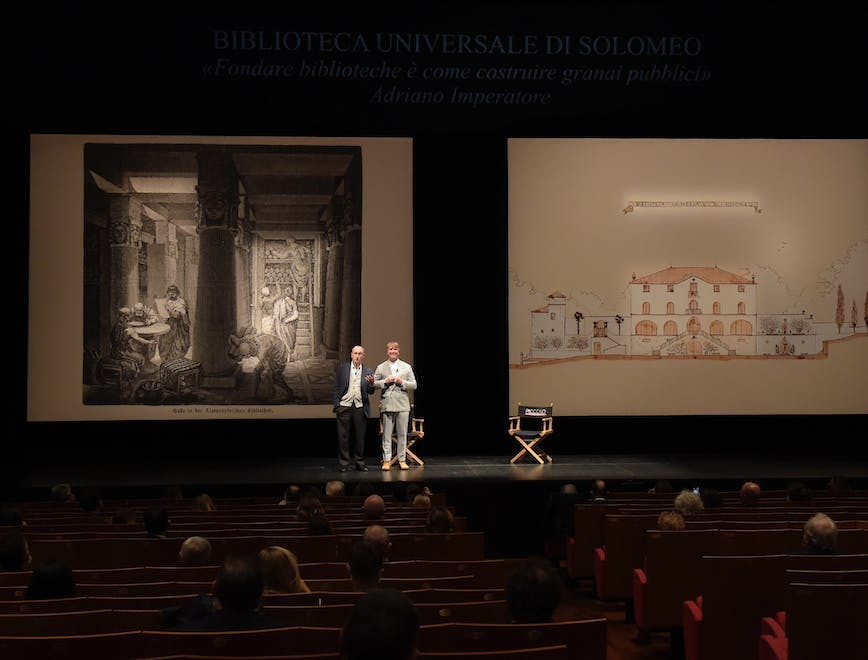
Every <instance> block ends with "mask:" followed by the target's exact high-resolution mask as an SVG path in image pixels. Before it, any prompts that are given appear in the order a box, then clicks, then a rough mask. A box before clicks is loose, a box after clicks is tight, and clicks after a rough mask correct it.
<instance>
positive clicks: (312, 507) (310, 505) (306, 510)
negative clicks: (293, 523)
mask: <svg viewBox="0 0 868 660" xmlns="http://www.w3.org/2000/svg"><path fill="white" fill-rule="evenodd" d="M324 515H325V509H323V506H322V502H320V500H319V497H318V496H317V495H315V494H314V493H310V492H308V493H305V494H304V495H302V496H301V498H300V499H299V500H298V506H297V507H296V508H295V517H296V519H297V520H301V521H305V522H307V521H309V520H310V519H311V518H313V517H314V516H324Z"/></svg>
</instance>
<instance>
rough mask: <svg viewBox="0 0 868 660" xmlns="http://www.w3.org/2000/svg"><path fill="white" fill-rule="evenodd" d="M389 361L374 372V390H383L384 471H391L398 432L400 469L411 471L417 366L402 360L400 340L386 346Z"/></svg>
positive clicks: (381, 397) (381, 408) (381, 406)
mask: <svg viewBox="0 0 868 660" xmlns="http://www.w3.org/2000/svg"><path fill="white" fill-rule="evenodd" d="M386 355H387V356H388V358H389V359H388V360H386V361H385V362H382V363H381V364H380V365H379V366H378V367H377V368H376V370H375V371H374V387H376V388H377V389H380V390H382V394H381V395H380V413H381V414H382V416H383V470H388V469H389V463H390V462H391V460H392V431H393V429H394V430H395V431H396V436H397V444H398V466H399V467H400V468H401V469H402V470H406V469H407V467H408V466H407V426H408V425H409V423H410V396H409V394H408V392H409V391H410V390H415V389H416V376H415V375H414V374H413V367H411V366H410V365H409V364H408V363H407V362H404V361H403V360H400V359H398V357H399V356H400V355H401V347H400V345H399V344H398V342H396V341H390V342H389V343H388V344H386Z"/></svg>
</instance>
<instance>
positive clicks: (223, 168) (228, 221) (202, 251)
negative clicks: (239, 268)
mask: <svg viewBox="0 0 868 660" xmlns="http://www.w3.org/2000/svg"><path fill="white" fill-rule="evenodd" d="M196 157H197V160H198V162H199V183H198V185H197V186H196V192H197V195H198V203H199V218H198V221H199V224H198V227H197V231H198V233H199V271H198V282H197V287H196V310H195V316H194V319H193V321H194V326H193V327H194V333H193V359H194V360H197V361H199V362H201V363H202V372H203V374H204V375H205V377H206V378H208V377H214V376H221V375H222V376H228V375H229V374H230V373H231V372H232V370H233V369H234V367H235V365H234V363H233V362H232V361H231V360H230V359H229V356H228V354H227V352H228V346H229V344H228V341H229V335H230V334H233V333H234V332H235V331H236V330H237V328H236V327H235V320H236V297H235V233H236V232H237V230H238V216H237V213H238V175H237V173H236V171H235V165H234V163H233V162H232V156H231V154H229V153H226V152H224V151H219V150H214V151H208V150H204V151H200V152H199V153H198V154H197V155H196ZM210 384H211V385H212V386H219V385H220V383H218V382H215V381H214V380H212V381H211V383H210ZM227 386H228V385H227Z"/></svg>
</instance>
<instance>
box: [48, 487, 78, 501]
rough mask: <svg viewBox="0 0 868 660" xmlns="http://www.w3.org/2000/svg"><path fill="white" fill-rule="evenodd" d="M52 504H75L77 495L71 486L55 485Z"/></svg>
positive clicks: (52, 491)
mask: <svg viewBox="0 0 868 660" xmlns="http://www.w3.org/2000/svg"><path fill="white" fill-rule="evenodd" d="M51 501H52V502H75V501H76V498H75V494H74V493H73V492H72V486H70V485H69V484H55V485H54V486H52V487H51Z"/></svg>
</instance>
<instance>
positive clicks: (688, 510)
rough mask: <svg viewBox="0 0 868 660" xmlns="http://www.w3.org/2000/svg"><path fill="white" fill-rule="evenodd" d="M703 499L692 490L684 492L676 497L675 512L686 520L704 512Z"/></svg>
mask: <svg viewBox="0 0 868 660" xmlns="http://www.w3.org/2000/svg"><path fill="white" fill-rule="evenodd" d="M703 508H704V507H703V505H702V499H701V498H700V497H699V495H698V494H696V493H694V492H693V491H691V490H682V491H681V492H680V493H678V495H677V496H676V497H675V510H676V511H677V512H678V513H680V514H681V515H682V516H684V517H685V518H687V517H690V516H695V515H696V514H698V513H702V511H703Z"/></svg>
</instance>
